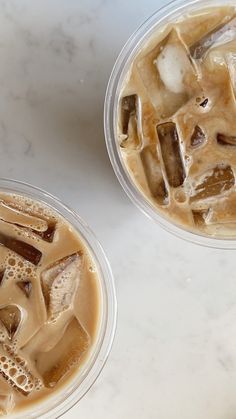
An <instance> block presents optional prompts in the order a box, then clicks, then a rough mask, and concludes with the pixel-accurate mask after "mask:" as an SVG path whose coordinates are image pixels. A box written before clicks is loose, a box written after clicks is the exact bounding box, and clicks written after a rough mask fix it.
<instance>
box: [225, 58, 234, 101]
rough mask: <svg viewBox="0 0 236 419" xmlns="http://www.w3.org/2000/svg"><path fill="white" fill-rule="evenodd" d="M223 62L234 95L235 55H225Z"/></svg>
mask: <svg viewBox="0 0 236 419" xmlns="http://www.w3.org/2000/svg"><path fill="white" fill-rule="evenodd" d="M225 61H226V64H227V67H228V70H229V75H230V80H231V85H232V88H233V90H234V93H235V94H236V53H229V54H226V56H225Z"/></svg>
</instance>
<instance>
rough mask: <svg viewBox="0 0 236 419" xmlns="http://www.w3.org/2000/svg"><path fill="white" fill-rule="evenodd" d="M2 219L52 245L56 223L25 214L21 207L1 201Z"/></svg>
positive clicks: (0, 212) (0, 214) (0, 211)
mask: <svg viewBox="0 0 236 419" xmlns="http://www.w3.org/2000/svg"><path fill="white" fill-rule="evenodd" d="M0 219H1V220H2V221H5V222H6V223H8V224H13V225H16V226H17V227H19V228H23V229H25V230H28V231H30V232H33V233H34V234H36V235H38V236H39V237H41V238H42V239H43V240H45V241H47V242H49V243H51V242H52V241H53V237H54V233H55V230H56V224H55V222H49V221H46V220H44V219H41V218H39V217H37V216H33V215H30V214H28V213H27V212H24V211H23V210H22V209H20V208H19V206H16V208H15V207H14V206H12V205H11V204H8V203H6V202H4V201H1V200H0Z"/></svg>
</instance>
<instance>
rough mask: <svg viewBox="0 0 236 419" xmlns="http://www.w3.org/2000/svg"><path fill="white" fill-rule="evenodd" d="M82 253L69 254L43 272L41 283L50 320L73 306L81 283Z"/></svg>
mask: <svg viewBox="0 0 236 419" xmlns="http://www.w3.org/2000/svg"><path fill="white" fill-rule="evenodd" d="M81 259H82V257H81V254H79V253H75V254H73V255H70V256H67V257H65V258H63V259H61V260H59V261H57V262H56V263H55V264H53V265H51V266H49V267H48V268H47V269H45V270H44V271H43V272H42V275H41V285H42V291H43V295H44V299H45V303H46V307H47V311H48V318H49V320H55V319H56V318H57V317H58V316H59V315H60V314H61V313H62V312H63V311H65V310H67V309H68V308H70V307H71V304H72V302H73V298H74V296H75V294H76V290H77V288H78V285H79V280H80V274H81Z"/></svg>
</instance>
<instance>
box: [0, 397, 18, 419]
mask: <svg viewBox="0 0 236 419" xmlns="http://www.w3.org/2000/svg"><path fill="white" fill-rule="evenodd" d="M14 406H15V402H14V396H13V394H0V415H1V416H4V415H8V414H9V413H11V412H12V410H13V409H14Z"/></svg>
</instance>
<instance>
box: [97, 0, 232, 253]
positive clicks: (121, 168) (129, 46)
mask: <svg viewBox="0 0 236 419" xmlns="http://www.w3.org/2000/svg"><path fill="white" fill-rule="evenodd" d="M224 5H232V6H235V1H234V0H188V1H186V0H174V1H172V2H170V3H169V4H167V5H166V6H164V7H162V8H161V9H159V10H158V11H157V12H155V13H154V14H153V15H152V16H151V17H150V18H148V19H147V20H146V21H145V22H144V23H143V24H142V25H141V26H140V27H139V28H138V29H137V30H136V31H135V32H134V33H133V34H132V35H131V37H130V38H129V40H128V41H127V43H126V44H125V46H124V47H123V49H122V51H121V52H120V54H119V56H118V58H117V60H116V62H115V65H114V67H113V70H112V73H111V76H110V79H109V82H108V86H107V91H106V97H105V103H104V131H105V139H106V145H107V150H108V154H109V157H110V160H111V164H112V166H113V169H114V172H115V174H116V176H117V178H118V180H119V182H120V184H121V186H122V187H123V189H124V191H125V192H126V194H127V195H128V196H129V198H130V199H131V200H132V201H133V202H134V204H135V205H136V206H137V207H138V208H139V209H140V210H141V211H142V212H143V213H144V214H145V215H146V216H148V217H149V218H150V219H152V220H154V221H155V222H157V223H158V224H159V225H161V226H162V227H163V228H164V229H165V230H167V231H168V232H170V233H172V234H174V235H176V236H178V237H180V238H182V239H184V240H187V241H190V242H193V243H196V244H199V245H202V246H207V247H215V248H218V249H236V239H235V238H232V239H231V238H226V239H225V238H219V237H215V236H208V235H204V234H201V232H199V233H195V232H191V231H190V230H188V229H186V228H184V227H181V226H179V225H177V224H175V223H174V222H172V221H170V220H169V219H167V218H165V216H164V215H163V214H161V213H160V212H158V210H157V209H155V208H154V206H153V205H152V204H151V203H150V202H149V201H148V199H146V198H145V196H144V195H143V193H142V192H141V191H140V190H139V189H138V187H137V186H136V185H135V183H134V181H133V180H132V178H131V176H130V174H129V172H128V170H127V168H126V167H125V164H124V162H123V159H122V156H121V151H120V147H119V144H118V140H117V132H116V131H117V130H116V127H117V109H118V101H119V94H120V89H121V86H122V84H123V81H124V78H125V77H126V75H127V72H128V70H129V68H130V66H131V64H132V62H133V60H134V58H135V56H136V55H137V53H138V52H139V50H140V48H141V46H142V45H143V44H144V43H145V42H146V41H147V39H148V38H149V37H150V36H151V35H152V34H153V33H154V32H156V31H158V29H159V28H162V27H163V26H164V25H166V24H167V23H168V22H173V21H175V20H176V19H178V18H180V17H181V16H182V15H183V14H185V13H188V12H194V11H197V10H201V9H203V8H209V7H215V6H224Z"/></svg>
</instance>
